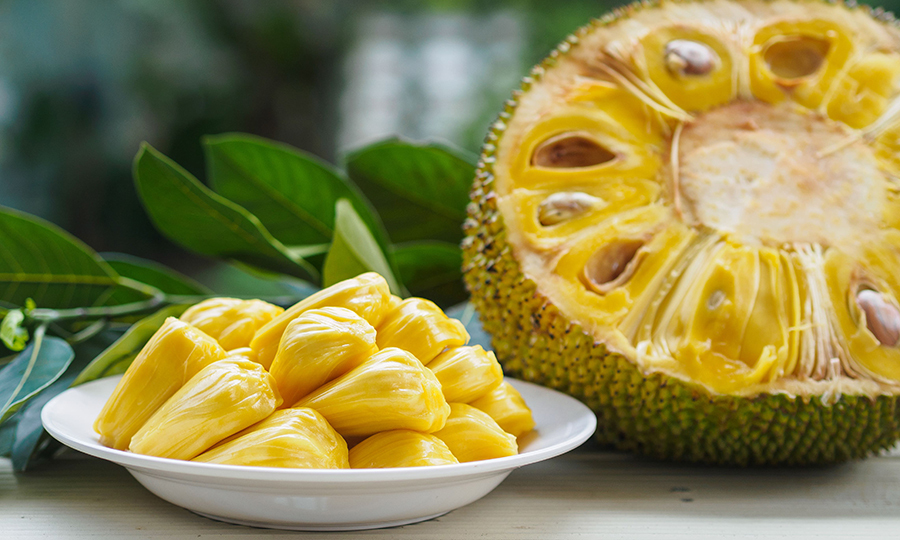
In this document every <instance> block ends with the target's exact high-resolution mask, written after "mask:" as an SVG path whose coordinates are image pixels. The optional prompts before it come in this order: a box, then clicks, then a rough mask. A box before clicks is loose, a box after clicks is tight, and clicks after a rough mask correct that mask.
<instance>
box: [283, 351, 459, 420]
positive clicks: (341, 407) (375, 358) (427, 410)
mask: <svg viewBox="0 0 900 540" xmlns="http://www.w3.org/2000/svg"><path fill="white" fill-rule="evenodd" d="M294 406H295V407H310V408H312V409H315V410H317V411H318V412H320V413H321V414H322V416H324V417H325V418H326V419H327V420H328V423H330V424H331V425H332V426H333V427H334V429H336V430H337V432H338V433H340V434H341V435H342V436H344V437H352V436H358V435H372V434H374V433H378V432H379V431H388V430H392V429H411V430H414V431H421V432H425V433H430V432H433V431H437V430H439V429H441V427H443V425H444V422H445V421H446V420H447V415H449V414H450V406H449V405H448V404H447V401H446V400H445V399H444V396H443V394H442V393H441V383H440V382H438V380H437V378H436V377H435V376H434V374H433V373H432V372H431V371H430V370H428V369H427V368H426V367H425V366H423V365H422V362H420V361H419V360H418V359H416V357H414V356H413V355H412V354H410V353H409V352H407V351H403V350H400V349H397V348H394V347H390V348H387V349H383V350H381V351H379V352H377V353H375V354H374V355H372V356H371V357H370V358H369V359H368V360H366V361H365V362H363V363H362V364H361V365H360V366H358V367H356V368H354V369H352V370H350V371H348V372H347V373H345V374H344V375H342V376H340V377H338V378H337V379H335V380H333V381H331V382H330V383H328V384H326V385H325V386H322V387H321V388H319V389H318V390H316V391H315V392H313V393H311V394H309V395H308V396H306V397H305V398H303V399H301V400H300V401H299V402H297V403H296V404H295V405H294Z"/></svg>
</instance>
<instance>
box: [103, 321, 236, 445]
mask: <svg viewBox="0 0 900 540" xmlns="http://www.w3.org/2000/svg"><path fill="white" fill-rule="evenodd" d="M225 355H226V353H225V350H224V349H222V347H220V346H219V344H218V343H216V341H215V340H214V339H212V338H211V337H209V336H207V335H206V334H205V333H203V332H201V331H200V330H197V329H196V328H194V327H193V326H191V325H189V324H187V323H185V322H183V321H179V320H178V319H175V318H172V317H169V318H168V319H166V320H165V322H164V323H163V325H162V326H161V327H160V328H159V330H157V331H156V333H155V334H153V337H151V338H150V341H148V342H147V344H146V345H145V346H144V348H143V349H141V352H140V354H138V356H137V357H136V358H135V359H134V361H133V362H132V363H131V365H130V366H128V369H127V370H126V371H125V375H123V376H122V379H121V380H120V381H119V384H117V385H116V388H115V389H114V390H113V393H112V395H111V396H110V397H109V399H107V400H106V404H104V405H103V409H102V410H101V411H100V414H99V415H98V416H97V419H96V420H95V421H94V430H95V431H96V432H97V433H99V434H100V444H102V445H104V446H108V447H110V448H115V449H117V450H125V449H127V448H128V445H129V443H130V442H131V438H132V437H133V436H134V434H135V433H137V431H138V430H139V429H140V428H141V426H143V425H144V423H145V422H146V421H147V420H148V419H149V418H150V416H151V415H152V414H153V413H155V412H156V410H157V409H159V408H160V407H161V406H162V405H163V403H165V402H166V400H167V399H169V398H170V397H171V396H172V395H173V394H175V392H177V391H178V389H179V388H181V387H182V386H183V385H184V384H185V383H186V382H187V381H188V380H189V379H190V378H191V377H193V376H194V375H195V374H196V373H197V372H199V371H200V370H202V369H203V368H204V367H206V366H207V365H209V364H211V363H213V362H215V361H217V360H221V359H223V358H225Z"/></svg>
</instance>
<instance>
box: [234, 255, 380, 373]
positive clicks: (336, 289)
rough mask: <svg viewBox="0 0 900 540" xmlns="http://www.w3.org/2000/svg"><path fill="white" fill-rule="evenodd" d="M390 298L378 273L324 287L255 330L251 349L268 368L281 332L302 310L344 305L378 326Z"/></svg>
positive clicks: (368, 273) (361, 275)
mask: <svg viewBox="0 0 900 540" xmlns="http://www.w3.org/2000/svg"><path fill="white" fill-rule="evenodd" d="M390 299H391V292H390V288H389V287H388V284H387V282H386V281H385V280H384V278H383V277H381V276H380V275H378V274H376V273H375V272H367V273H365V274H360V275H359V276H357V277H355V278H352V279H347V280H344V281H341V282H340V283H335V284H334V285H332V286H331V287H328V288H325V289H322V290H321V291H319V292H317V293H315V294H313V295H311V296H309V297H307V298H304V299H303V300H301V301H300V302H297V303H296V304H294V305H293V306H291V307H290V308H288V309H287V310H285V311H284V313H282V314H281V315H279V316H277V317H275V318H274V319H273V320H271V321H269V323H268V324H266V325H265V326H263V327H262V328H260V329H259V330H258V331H257V332H256V334H255V335H254V336H253V340H252V341H251V342H250V348H252V349H253V350H254V351H256V354H257V358H258V360H259V363H260V364H262V366H263V367H264V368H266V369H269V367H270V366H271V365H272V361H273V360H274V359H275V354H276V353H277V352H278V344H279V343H280V342H281V336H282V334H284V331H285V329H286V328H287V326H288V324H290V322H291V321H293V320H294V319H296V318H297V317H299V316H300V314H302V313H303V312H305V311H308V310H310V309H317V308H322V307H342V308H346V309H349V310H350V311H352V312H354V313H356V314H357V315H359V316H360V317H362V318H363V319H365V320H366V321H368V323H369V324H371V325H372V326H373V327H375V328H378V325H379V324H380V323H381V319H382V318H383V317H384V315H385V307H386V306H387V305H388V303H389V301H390Z"/></svg>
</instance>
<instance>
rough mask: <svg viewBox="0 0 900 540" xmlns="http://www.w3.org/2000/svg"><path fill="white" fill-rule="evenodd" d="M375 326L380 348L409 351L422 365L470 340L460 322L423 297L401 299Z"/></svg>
mask: <svg viewBox="0 0 900 540" xmlns="http://www.w3.org/2000/svg"><path fill="white" fill-rule="evenodd" d="M377 328H378V347H379V348H381V349H385V348H387V347H397V348H400V349H403V350H404V351H409V352H411V353H412V354H413V356H415V357H416V358H418V359H419V360H420V361H421V362H422V364H424V365H428V363H429V362H431V361H432V360H433V359H434V357H436V356H437V355H439V354H440V353H441V352H442V351H443V350H444V349H446V348H447V347H459V346H461V345H465V344H466V343H467V342H468V341H469V333H468V332H466V328H465V327H464V326H463V325H462V323H461V322H459V321H457V320H456V319H451V318H450V317H448V316H447V315H445V314H444V312H443V311H441V308H439V307H437V306H436V305H435V304H434V302H431V301H429V300H425V299H423V298H407V299H406V300H404V301H402V302H400V304H399V305H398V306H397V307H396V308H394V309H393V310H392V311H390V312H389V313H388V314H387V315H385V317H384V321H382V323H381V326H378V327H377Z"/></svg>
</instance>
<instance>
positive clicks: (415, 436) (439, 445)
mask: <svg viewBox="0 0 900 540" xmlns="http://www.w3.org/2000/svg"><path fill="white" fill-rule="evenodd" d="M454 463H459V461H458V460H457V459H456V457H454V456H453V453H452V452H450V449H449V448H447V445H446V444H444V441H442V440H440V439H438V438H437V437H435V436H434V435H430V434H428V433H419V432H418V431H410V430H408V429H395V430H393V431H383V432H381V433H376V434H375V435H372V436H371V437H369V438H367V439H366V440H364V441H362V442H360V443H359V444H357V445H356V446H354V447H353V449H352V450H350V467H351V468H353V469H383V468H390V467H427V466H431V465H452V464H454Z"/></svg>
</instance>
